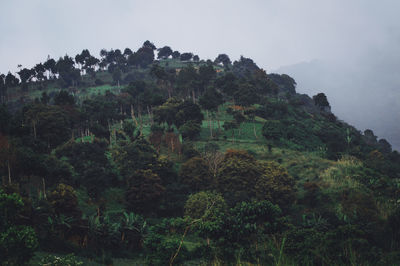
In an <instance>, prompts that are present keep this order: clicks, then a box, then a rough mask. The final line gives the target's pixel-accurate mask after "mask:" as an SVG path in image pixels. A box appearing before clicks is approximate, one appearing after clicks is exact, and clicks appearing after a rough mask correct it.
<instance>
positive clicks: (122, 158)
mask: <svg viewBox="0 0 400 266" xmlns="http://www.w3.org/2000/svg"><path fill="white" fill-rule="evenodd" d="M120 145H121V146H117V147H115V148H114V149H113V150H112V156H113V160H114V162H115V164H116V165H117V167H118V170H119V172H120V174H121V175H122V176H123V177H124V178H128V177H129V176H130V175H132V174H133V173H134V172H135V171H137V170H141V169H143V170H144V169H150V168H151V167H152V166H153V165H155V164H156V162H157V157H158V155H157V154H156V152H155V150H154V148H153V147H152V146H151V145H150V144H149V143H148V142H147V141H146V140H145V139H143V138H139V139H137V140H135V141H134V142H128V143H127V142H122V143H120Z"/></svg>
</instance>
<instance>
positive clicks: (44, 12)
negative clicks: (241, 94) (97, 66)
mask: <svg viewBox="0 0 400 266" xmlns="http://www.w3.org/2000/svg"><path fill="white" fill-rule="evenodd" d="M1 9H2V15H1V16H0V31H1V35H0V62H1V63H0V64H1V65H0V72H3V73H4V72H7V71H8V70H9V69H11V70H16V67H17V65H18V64H22V65H23V66H27V67H29V66H32V65H33V64H35V63H37V62H39V61H44V60H45V58H46V57H47V55H48V54H50V56H52V57H55V58H58V57H59V56H61V55H64V54H65V53H68V54H70V55H75V54H76V53H78V52H80V51H81V50H82V49H84V48H88V49H89V50H90V51H91V52H92V53H93V54H95V55H96V56H98V53H99V51H100V49H101V48H107V49H109V48H114V49H115V48H120V49H123V48H125V47H130V48H132V49H137V48H138V47H139V46H140V45H141V44H142V43H143V41H145V40H147V39H149V40H150V41H153V42H154V43H155V45H156V46H163V45H170V46H171V47H172V48H173V49H177V50H179V51H181V52H184V51H192V52H194V53H196V54H198V55H199V56H200V57H201V58H215V57H216V55H218V53H222V52H224V53H227V54H228V55H230V56H231V58H232V59H237V58H238V57H239V56H240V55H244V56H247V57H251V58H253V59H254V60H255V61H256V63H257V64H259V65H260V66H261V67H263V68H265V69H266V70H267V71H269V70H272V69H277V68H279V67H280V66H284V65H290V64H294V63H297V62H302V61H310V60H313V59H329V60H349V61H352V62H353V61H357V60H359V59H360V57H364V56H367V54H369V52H370V51H375V52H376V53H379V51H380V50H386V49H397V51H398V50H399V48H398V47H400V45H399V44H400V34H399V32H400V31H399V26H400V23H399V19H398V12H399V11H400V1H395V0H393V1H388V0H380V1H375V0H343V1H342V0H279V1H278V0H263V1H261V0H260V1H257V0H253V1H251V0H249V1H242V0H238V1H236V0H221V1H218V0H202V1H198V0H196V1H191V0H181V1H178V0H171V1H168V0H159V1H151V0H146V1H136V0H118V1H116V0H108V1H107V0H86V1H84V0H67V1H64V0H57V1H54V0H12V1H11V0H10V1H2V8H1ZM375 56H379V55H375Z"/></svg>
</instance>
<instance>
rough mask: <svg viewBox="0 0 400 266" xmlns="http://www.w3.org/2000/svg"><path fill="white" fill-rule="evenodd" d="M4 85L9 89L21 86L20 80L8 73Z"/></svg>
mask: <svg viewBox="0 0 400 266" xmlns="http://www.w3.org/2000/svg"><path fill="white" fill-rule="evenodd" d="M4 83H5V85H6V87H7V88H11V87H15V86H17V85H18V84H19V79H18V78H16V77H15V76H14V75H13V74H11V72H8V74H7V76H6V77H5V79H4Z"/></svg>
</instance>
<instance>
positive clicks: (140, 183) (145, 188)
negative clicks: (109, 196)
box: [126, 169, 165, 213]
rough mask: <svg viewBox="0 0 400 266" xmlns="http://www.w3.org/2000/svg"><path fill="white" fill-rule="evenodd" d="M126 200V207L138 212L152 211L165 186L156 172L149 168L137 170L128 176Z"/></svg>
mask: <svg viewBox="0 0 400 266" xmlns="http://www.w3.org/2000/svg"><path fill="white" fill-rule="evenodd" d="M128 187H129V188H128V190H127V192H126V201H127V203H128V208H129V209H130V210H134V211H135V212H140V213H149V212H152V210H153V209H154V207H156V206H157V203H158V201H159V200H160V199H161V196H162V194H163V193H164V191H165V188H164V187H163V186H162V184H161V179H160V177H159V176H158V174H156V173H154V172H153V171H152V170H151V169H146V170H137V171H136V172H134V173H133V174H132V175H131V176H130V177H129V178H128Z"/></svg>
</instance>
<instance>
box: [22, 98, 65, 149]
mask: <svg viewBox="0 0 400 266" xmlns="http://www.w3.org/2000/svg"><path fill="white" fill-rule="evenodd" d="M24 114H25V117H26V122H27V123H28V125H29V126H31V128H32V135H33V136H34V138H38V139H40V140H41V141H43V142H45V143H47V145H48V147H56V146H58V145H60V144H62V143H63V142H65V141H66V140H68V139H69V138H70V137H71V134H70V131H71V129H70V127H69V125H70V119H69V117H68V114H67V113H66V112H65V111H64V110H63V109H61V108H60V107H58V106H49V105H41V104H37V105H32V106H30V107H28V108H27V109H26V111H25V112H24Z"/></svg>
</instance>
